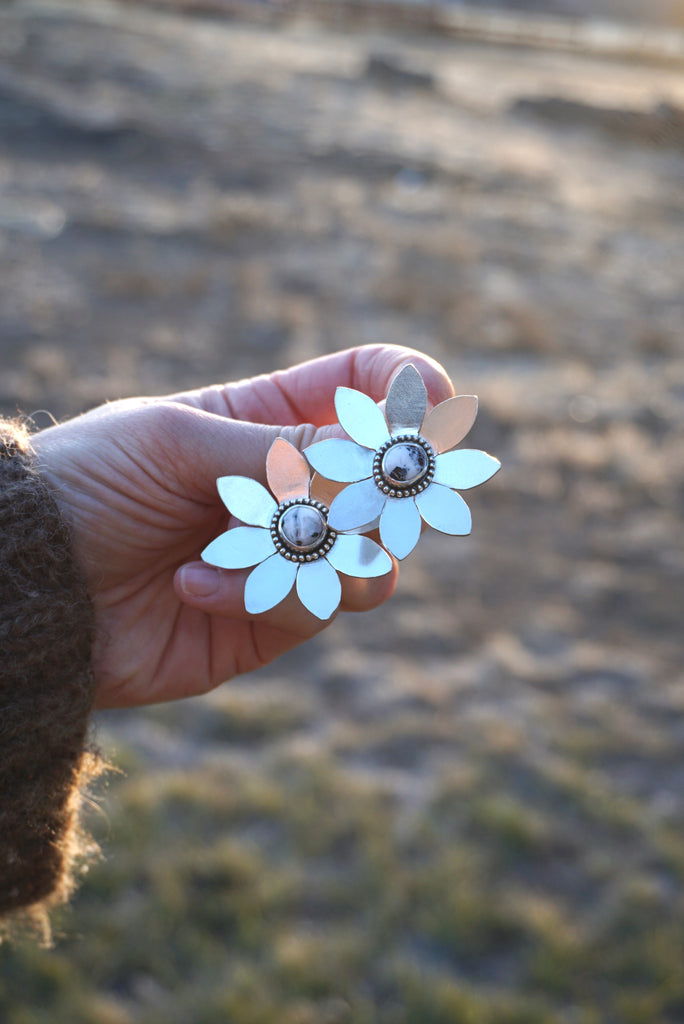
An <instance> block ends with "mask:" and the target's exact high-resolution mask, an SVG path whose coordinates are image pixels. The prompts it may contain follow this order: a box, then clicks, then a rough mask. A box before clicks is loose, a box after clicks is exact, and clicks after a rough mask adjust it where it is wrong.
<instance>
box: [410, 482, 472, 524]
mask: <svg viewBox="0 0 684 1024" xmlns="http://www.w3.org/2000/svg"><path fill="white" fill-rule="evenodd" d="M416 505H417V506H418V510H419V511H420V514H421V515H422V517H423V519H424V520H425V522H426V523H427V524H428V526H432V527H434V528H435V530H440V532H441V533H451V534H459V535H465V534H466V533H470V530H471V528H472V525H473V524H472V519H471V517H470V509H469V508H468V506H467V505H466V503H465V501H464V500H463V498H462V497H461V495H460V494H456V491H452V490H450V489H449V488H448V487H442V485H441V484H436V483H431V484H430V486H429V487H428V488H427V490H425V491H423V492H422V494H418V495H417V496H416Z"/></svg>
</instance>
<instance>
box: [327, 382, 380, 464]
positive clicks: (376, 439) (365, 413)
mask: <svg viewBox="0 0 684 1024" xmlns="http://www.w3.org/2000/svg"><path fill="white" fill-rule="evenodd" d="M335 409H336V410H337V418H338V420H339V421H340V426H342V427H343V428H344V430H346V432H347V433H348V434H349V436H350V437H351V438H352V440H353V441H356V442H357V444H361V445H363V447H364V448H372V450H373V451H375V449H376V448H379V447H380V445H382V444H384V443H385V441H387V440H388V439H389V430H388V429H387V424H386V422H385V417H384V416H383V414H382V412H381V410H380V409H379V408H378V406H377V405H376V404H375V402H374V401H373V399H372V398H369V397H368V395H364V394H363V393H362V392H361V391H354V389H353V388H338V389H337V391H336V392H335Z"/></svg>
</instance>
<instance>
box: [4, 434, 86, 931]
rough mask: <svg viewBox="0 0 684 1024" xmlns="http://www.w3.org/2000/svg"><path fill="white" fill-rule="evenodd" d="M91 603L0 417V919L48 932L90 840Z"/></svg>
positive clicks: (20, 437)
mask: <svg viewBox="0 0 684 1024" xmlns="http://www.w3.org/2000/svg"><path fill="white" fill-rule="evenodd" d="M93 629H94V625H93V609H92V604H91V602H90V598H89V595H88V591H87V588H86V585H85V582H84V580H83V577H82V575H81V572H80V570H79V568H78V566H77V564H76V562H75V560H74V556H73V552H72V544H71V537H70V530H69V525H68V523H67V522H66V521H65V519H64V518H63V515H62V513H61V512H60V508H59V505H58V502H57V500H56V497H55V494H54V493H53V491H52V490H51V488H50V487H49V485H48V484H47V483H46V481H45V480H44V479H43V478H42V477H41V475H40V474H39V473H38V471H37V469H36V466H35V462H34V458H33V454H32V450H31V445H30V441H29V438H28V435H27V433H26V431H25V430H24V429H23V428H22V427H21V426H19V425H18V424H16V423H13V422H7V421H2V420H0V930H2V929H3V928H4V930H7V925H8V923H9V924H12V925H15V924H16V922H17V919H18V918H19V919H22V920H28V921H29V922H30V923H31V924H32V925H33V926H37V927H38V928H40V929H41V931H42V933H43V937H44V938H47V937H48V934H49V933H48V931H47V929H48V918H47V911H48V910H49V909H50V908H51V907H53V906H54V905H55V904H57V903H60V902H63V901H64V900H66V899H67V898H68V896H69V895H70V893H71V891H72V889H73V886H74V877H75V873H76V869H77V867H78V865H79V863H80V862H81V861H82V859H83V857H84V856H85V855H87V854H88V853H89V852H91V851H92V844H90V843H89V841H88V839H87V837H86V836H85V835H84V833H83V831H82V829H81V826H80V821H79V817H80V809H81V802H82V793H83V789H84V786H85V783H86V782H87V781H88V780H89V779H90V778H92V777H93V775H94V774H96V773H97V771H98V767H99V760H98V757H97V755H96V754H95V753H93V752H92V751H88V750H87V746H86V740H87V728H88V716H89V713H90V709H91V705H92V700H93V690H94V685H93V673H92V670H91V667H90V660H91V647H92V641H93Z"/></svg>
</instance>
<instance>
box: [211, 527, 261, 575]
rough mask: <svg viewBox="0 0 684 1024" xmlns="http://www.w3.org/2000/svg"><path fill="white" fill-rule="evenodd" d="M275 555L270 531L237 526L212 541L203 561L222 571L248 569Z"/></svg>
mask: <svg viewBox="0 0 684 1024" xmlns="http://www.w3.org/2000/svg"><path fill="white" fill-rule="evenodd" d="M274 553H275V544H274V543H273V541H272V540H271V532H270V530H265V529H264V528H263V527H261V526H236V527H235V529H234V530H228V531H227V532H226V533H222V534H221V536H220V537H217V538H216V540H212V542H211V544H209V545H208V546H207V547H206V548H205V549H204V551H203V552H202V559H203V560H204V561H205V562H209V564H210V565H218V566H219V568H221V569H246V568H247V567H248V566H250V565H256V564H257V562H263V561H264V559H265V558H268V557H269V555H272V554H274Z"/></svg>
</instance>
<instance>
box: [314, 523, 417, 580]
mask: <svg viewBox="0 0 684 1024" xmlns="http://www.w3.org/2000/svg"><path fill="white" fill-rule="evenodd" d="M418 518H419V519H420V516H419V517H418ZM327 558H328V561H329V562H330V564H331V565H332V566H333V568H335V569H337V571H338V572H343V573H344V574H345V576H358V577H359V578H360V579H370V578H371V577H375V576H384V575H385V573H387V572H389V571H390V569H391V568H392V559H391V558H390V557H389V555H388V554H387V552H386V551H383V550H382V548H381V547H380V545H379V544H376V543H375V541H374V540H371V539H370V537H360V536H358V535H352V536H345V535H344V534H343V535H342V536H340V537H338V538H337V540H336V541H335V543H334V544H333V546H332V549H331V550H330V551H329V552H328V556H327Z"/></svg>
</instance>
